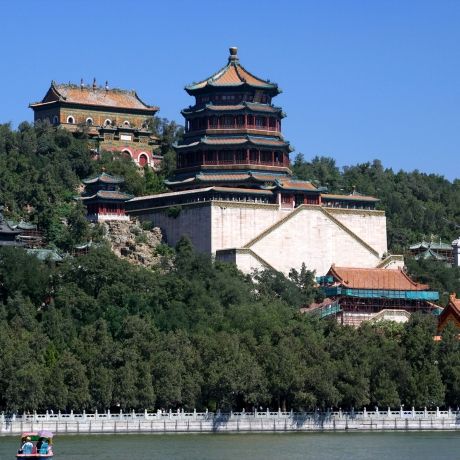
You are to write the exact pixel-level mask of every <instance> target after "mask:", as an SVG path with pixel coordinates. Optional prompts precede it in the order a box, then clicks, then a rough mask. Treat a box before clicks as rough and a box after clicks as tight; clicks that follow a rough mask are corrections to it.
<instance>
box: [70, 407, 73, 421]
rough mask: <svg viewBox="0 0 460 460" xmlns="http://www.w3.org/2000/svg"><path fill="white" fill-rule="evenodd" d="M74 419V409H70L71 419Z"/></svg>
mask: <svg viewBox="0 0 460 460" xmlns="http://www.w3.org/2000/svg"><path fill="white" fill-rule="evenodd" d="M73 419H74V416H73V409H71V410H70V420H73Z"/></svg>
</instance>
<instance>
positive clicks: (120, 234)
mask: <svg viewBox="0 0 460 460" xmlns="http://www.w3.org/2000/svg"><path fill="white" fill-rule="evenodd" d="M101 225H102V227H103V228H104V234H105V237H106V238H107V240H108V241H109V243H110V246H111V248H112V251H113V252H114V253H115V254H116V255H117V256H118V257H120V258H122V259H126V260H128V261H129V262H131V263H133V264H136V265H144V266H147V267H153V266H157V265H159V264H160V262H161V256H160V255H158V254H157V250H156V248H157V246H158V245H160V244H161V239H162V235H161V230H160V229H159V228H157V227H155V228H152V229H151V230H145V229H143V228H142V227H141V226H140V224H139V222H137V221H133V222H120V221H108V222H104V223H102V224H101Z"/></svg>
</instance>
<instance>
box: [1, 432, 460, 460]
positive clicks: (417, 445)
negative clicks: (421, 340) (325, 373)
mask: <svg viewBox="0 0 460 460" xmlns="http://www.w3.org/2000/svg"><path fill="white" fill-rule="evenodd" d="M55 441H56V442H55V453H56V455H55V457H54V458H55V459H56V460H77V459H78V460H83V459H84V460H92V459H95V460H96V459H97V460H154V459H168V460H211V459H212V460H214V459H217V460H280V459H289V460H297V459H299V460H300V459H302V460H313V459H315V460H345V459H353V460H369V459H373V460H374V459H377V460H378V459H384V460H411V459H415V460H432V459H442V460H450V459H452V460H459V459H460V432H425V433H421V432H418V433H292V434H283V433H279V434H269V433H261V434H239V435H234V434H214V435H213V434H196V435H189V434H169V435H164V434H161V435H117V436H113V435H105V436H57V437H56V440H55ZM17 445H18V439H16V438H12V437H7V438H2V437H0V459H1V460H9V459H11V460H14V458H15V457H14V454H15V450H16V449H17Z"/></svg>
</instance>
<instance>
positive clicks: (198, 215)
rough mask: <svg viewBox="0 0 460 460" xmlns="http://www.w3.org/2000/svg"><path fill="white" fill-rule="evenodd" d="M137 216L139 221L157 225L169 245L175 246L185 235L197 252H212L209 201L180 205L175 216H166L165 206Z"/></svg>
mask: <svg viewBox="0 0 460 460" xmlns="http://www.w3.org/2000/svg"><path fill="white" fill-rule="evenodd" d="M138 218H139V220H140V221H149V222H152V223H153V225H154V226H155V227H159V228H160V229H161V232H162V234H163V237H164V238H165V240H166V242H167V243H168V244H169V245H171V246H175V245H176V244H177V242H178V241H179V240H180V238H181V237H182V236H187V237H188V238H190V240H191V241H192V244H193V246H194V247H195V249H196V250H197V251H198V252H205V253H208V254H210V253H211V252H213V251H212V248H211V242H212V238H211V206H210V205H209V203H205V204H200V205H182V209H181V211H180V213H179V215H178V216H177V217H170V216H168V214H167V208H165V209H161V208H160V209H157V210H155V211H154V212H151V213H149V214H142V215H139V216H138Z"/></svg>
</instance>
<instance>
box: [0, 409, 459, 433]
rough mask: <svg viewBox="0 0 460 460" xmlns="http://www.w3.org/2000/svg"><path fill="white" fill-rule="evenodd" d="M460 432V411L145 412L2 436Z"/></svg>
mask: <svg viewBox="0 0 460 460" xmlns="http://www.w3.org/2000/svg"><path fill="white" fill-rule="evenodd" d="M38 430H50V431H53V432H54V433H57V434H66V433H68V434H79V433H81V434H90V433H94V434H100V433H215V432H218V433H221V432H222V433H223V432H229V433H238V432H241V433H244V432H258V431H261V432H262V431H265V432H294V431H305V432H307V431H420V430H424V431H435V430H460V411H451V410H448V411H440V410H439V409H437V410H436V411H427V410H426V409H425V410H423V411H416V410H410V411H407V410H406V411H405V410H403V409H401V410H398V411H391V410H386V411H379V410H375V411H372V412H370V411H367V410H366V409H364V411H362V412H342V411H338V412H292V411H291V412H281V411H277V412H270V411H269V410H267V411H263V412H229V413H223V412H217V413H211V412H196V411H194V412H181V411H177V412H171V411H170V412H161V411H158V412H147V411H145V412H142V413H135V412H131V413H123V412H120V413H110V412H106V413H97V412H96V413H94V414H86V413H82V414H74V413H73V412H71V413H70V414H61V413H59V414H53V413H46V414H32V415H26V414H24V415H6V414H3V413H2V414H1V415H0V435H2V436H8V435H14V436H16V435H18V434H20V433H22V432H24V431H38Z"/></svg>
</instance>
